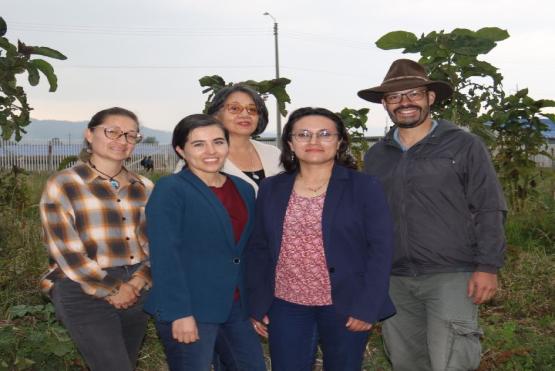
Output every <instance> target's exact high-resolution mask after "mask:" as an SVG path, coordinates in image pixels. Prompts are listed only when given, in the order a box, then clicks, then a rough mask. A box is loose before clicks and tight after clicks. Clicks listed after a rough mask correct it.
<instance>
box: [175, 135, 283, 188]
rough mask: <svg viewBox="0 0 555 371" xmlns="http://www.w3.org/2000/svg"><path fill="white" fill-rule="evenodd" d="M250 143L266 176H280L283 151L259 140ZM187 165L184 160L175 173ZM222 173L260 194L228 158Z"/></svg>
mask: <svg viewBox="0 0 555 371" xmlns="http://www.w3.org/2000/svg"><path fill="white" fill-rule="evenodd" d="M250 142H251V143H252V145H253V146H254V149H255V150H256V153H257V154H258V157H259V158H260V161H261V162H262V169H264V175H265V176H267V177H269V176H272V175H276V174H279V173H281V172H282V171H283V167H282V166H281V164H280V163H279V156H280V155H281V151H280V150H279V148H277V147H275V146H272V145H270V144H266V143H262V142H259V141H257V140H253V139H250ZM183 165H185V162H184V161H183V160H179V161H178V162H177V165H176V166H175V170H174V173H178V172H180V171H181V169H182V168H183ZM222 172H224V173H226V174H230V175H235V176H237V177H239V178H241V179H243V180H244V181H245V182H247V183H249V184H250V185H251V186H252V187H253V188H254V191H255V192H258V185H257V184H256V183H255V182H254V180H252V179H251V178H249V176H248V175H247V174H245V173H244V172H243V171H241V169H239V168H238V167H237V166H236V165H235V164H234V163H233V162H231V160H230V159H229V158H228V159H226V160H225V163H224V167H223V168H222Z"/></svg>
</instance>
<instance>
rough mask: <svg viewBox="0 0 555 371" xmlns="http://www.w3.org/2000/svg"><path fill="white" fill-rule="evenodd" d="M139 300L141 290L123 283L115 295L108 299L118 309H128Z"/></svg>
mask: <svg viewBox="0 0 555 371" xmlns="http://www.w3.org/2000/svg"><path fill="white" fill-rule="evenodd" d="M138 298H139V290H137V288H136V287H134V286H133V285H130V284H129V283H122V284H121V285H120V287H119V289H118V292H116V293H115V294H114V295H110V296H107V297H106V301H107V302H108V303H110V304H112V305H113V306H114V307H115V308H117V309H127V308H129V307H131V306H133V305H134V304H135V303H136V302H137V299H138Z"/></svg>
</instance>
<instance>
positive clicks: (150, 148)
mask: <svg viewBox="0 0 555 371" xmlns="http://www.w3.org/2000/svg"><path fill="white" fill-rule="evenodd" d="M378 139H379V138H378V137H371V138H368V141H369V143H370V145H372V144H374V143H376V142H377V140H378ZM259 140H260V141H262V142H265V143H268V144H272V145H276V141H275V139H273V138H261V139H259ZM82 149H83V144H82V143H71V144H67V143H66V144H64V143H60V142H52V141H43V142H30V143H15V142H12V141H4V140H0V170H1V169H11V168H12V166H14V165H15V166H18V167H19V168H22V169H25V170H28V171H37V172H42V171H44V172H50V171H55V170H57V169H58V167H59V166H60V163H61V162H62V161H64V160H65V159H66V158H68V157H70V156H78V155H79V153H80V152H81V150H82ZM547 152H548V153H550V154H551V155H552V156H555V141H553V140H550V142H549V144H548V148H547ZM147 156H151V157H152V160H153V161H154V169H155V170H157V171H165V172H171V171H173V169H175V166H176V164H177V161H178V158H177V156H176V154H175V152H174V150H173V148H172V147H171V145H170V144H145V143H139V144H138V145H137V146H136V147H135V150H134V151H133V154H132V156H131V158H130V159H129V160H128V161H127V163H126V167H127V168H128V169H129V170H132V171H138V170H141V169H142V166H141V164H140V163H141V160H142V159H143V158H144V157H147ZM534 160H535V161H536V163H537V164H538V165H539V166H541V167H548V168H555V162H554V160H553V157H552V158H549V157H547V156H543V155H541V156H536V157H535V158H534Z"/></svg>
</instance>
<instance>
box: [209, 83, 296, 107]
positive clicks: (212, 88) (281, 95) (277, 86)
mask: <svg viewBox="0 0 555 371" xmlns="http://www.w3.org/2000/svg"><path fill="white" fill-rule="evenodd" d="M290 82H291V80H289V79H286V78H284V77H280V78H279V79H272V80H262V81H254V80H247V81H243V82H241V84H245V85H248V86H250V87H251V88H253V89H254V90H256V91H257V92H258V93H260V95H262V96H263V97H267V96H268V95H273V96H274V97H275V98H276V100H277V101H278V107H279V112H280V113H281V115H282V116H286V115H287V110H286V108H285V104H286V103H291V98H290V97H289V94H287V91H286V86H287V85H288V84H289V83H290ZM199 83H200V86H201V87H203V88H206V89H204V90H203V91H202V93H203V94H206V93H209V94H208V98H207V99H206V102H205V103H204V111H203V112H206V111H207V109H208V107H209V106H210V104H211V103H212V99H213V98H214V95H215V94H216V93H217V92H218V91H219V90H220V89H221V88H223V87H226V86H231V85H233V84H234V83H232V82H230V83H226V82H225V80H224V79H223V78H222V77H220V76H218V75H212V76H204V77H201V78H200V79H199Z"/></svg>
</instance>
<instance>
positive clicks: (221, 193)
mask: <svg viewBox="0 0 555 371" xmlns="http://www.w3.org/2000/svg"><path fill="white" fill-rule="evenodd" d="M210 189H211V190H212V191H213V192H214V193H215V194H216V197H218V199H219V200H220V202H221V203H222V204H223V205H224V207H225V209H226V210H227V214H228V215H229V218H230V219H231V227H232V228H233V236H234V237H235V242H236V243H237V242H239V240H240V239H241V234H242V233H243V229H245V224H247V218H248V217H249V214H248V212H247V207H246V206H245V201H243V198H242V197H241V195H240V194H239V191H238V190H237V187H235V184H233V182H232V181H231V180H229V178H227V177H226V179H225V182H224V184H223V185H222V186H221V187H220V188H216V187H210ZM233 300H239V288H235V294H234V295H233Z"/></svg>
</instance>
